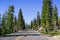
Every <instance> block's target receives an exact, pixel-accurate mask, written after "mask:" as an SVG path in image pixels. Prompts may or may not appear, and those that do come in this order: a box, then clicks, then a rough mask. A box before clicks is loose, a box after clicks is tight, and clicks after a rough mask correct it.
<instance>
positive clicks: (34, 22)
mask: <svg viewBox="0 0 60 40" xmlns="http://www.w3.org/2000/svg"><path fill="white" fill-rule="evenodd" d="M36 23H37V22H36V19H33V30H36V29H37V24H36Z"/></svg>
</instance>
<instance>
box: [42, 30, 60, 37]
mask: <svg viewBox="0 0 60 40" xmlns="http://www.w3.org/2000/svg"><path fill="white" fill-rule="evenodd" d="M41 33H43V34H45V35H50V36H55V35H60V31H52V32H48V33H47V32H43V31H42V32H41Z"/></svg>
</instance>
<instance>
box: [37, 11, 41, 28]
mask: <svg viewBox="0 0 60 40" xmlns="http://www.w3.org/2000/svg"><path fill="white" fill-rule="evenodd" d="M40 26H41V20H40V14H39V11H38V12H37V29H39V28H40Z"/></svg>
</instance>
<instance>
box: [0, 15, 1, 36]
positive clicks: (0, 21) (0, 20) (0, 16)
mask: <svg viewBox="0 0 60 40" xmlns="http://www.w3.org/2000/svg"><path fill="white" fill-rule="evenodd" d="M0 36H1V14H0Z"/></svg>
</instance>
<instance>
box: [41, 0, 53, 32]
mask: <svg viewBox="0 0 60 40" xmlns="http://www.w3.org/2000/svg"><path fill="white" fill-rule="evenodd" d="M51 1H52V0H44V1H43V7H42V18H41V21H42V22H41V23H42V27H43V30H44V31H47V32H48V31H49V29H48V27H52V5H51Z"/></svg>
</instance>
